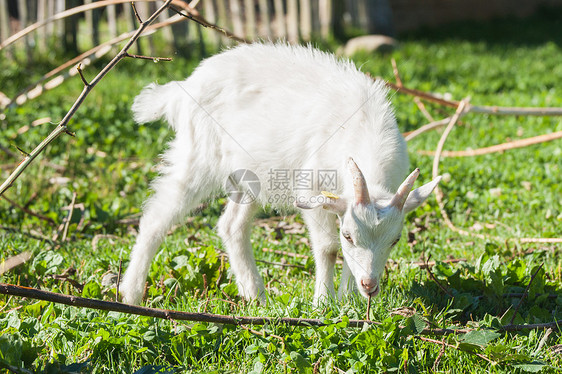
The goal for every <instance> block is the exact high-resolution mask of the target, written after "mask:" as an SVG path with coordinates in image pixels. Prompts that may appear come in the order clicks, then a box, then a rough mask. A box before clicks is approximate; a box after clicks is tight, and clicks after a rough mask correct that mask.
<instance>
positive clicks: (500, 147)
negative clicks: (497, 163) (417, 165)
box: [406, 130, 562, 157]
mask: <svg viewBox="0 0 562 374" xmlns="http://www.w3.org/2000/svg"><path fill="white" fill-rule="evenodd" d="M416 131H417V130H416ZM560 138H562V131H557V132H554V133H551V134H544V135H539V136H533V137H531V138H527V139H519V140H514V141H511V142H507V143H502V144H496V145H493V146H490V147H484V148H478V149H471V150H467V151H443V152H441V157H471V156H481V155H486V154H490V153H497V152H505V151H507V150H510V149H516V148H523V147H528V146H530V145H533V144H539V143H545V142H550V141H552V140H555V139H560ZM406 140H408V137H406ZM417 153H418V154H421V155H424V156H434V155H435V152H434V151H423V150H420V151H418V152H417Z"/></svg>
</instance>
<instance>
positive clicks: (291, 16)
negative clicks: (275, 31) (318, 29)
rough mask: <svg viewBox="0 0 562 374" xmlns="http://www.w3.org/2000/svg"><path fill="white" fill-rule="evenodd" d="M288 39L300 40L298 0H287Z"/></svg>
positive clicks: (293, 41)
mask: <svg viewBox="0 0 562 374" xmlns="http://www.w3.org/2000/svg"><path fill="white" fill-rule="evenodd" d="M287 39H288V40H289V42H291V43H296V42H298V41H299V6H298V4H297V0H287Z"/></svg>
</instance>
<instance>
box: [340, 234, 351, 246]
mask: <svg viewBox="0 0 562 374" xmlns="http://www.w3.org/2000/svg"><path fill="white" fill-rule="evenodd" d="M342 235H343V237H344V238H345V240H347V241H348V242H350V243H351V244H353V239H352V238H351V234H350V233H348V232H344V233H342Z"/></svg>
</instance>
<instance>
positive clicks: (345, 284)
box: [338, 259, 357, 300]
mask: <svg viewBox="0 0 562 374" xmlns="http://www.w3.org/2000/svg"><path fill="white" fill-rule="evenodd" d="M355 292H357V287H356V285H355V278H354V277H353V274H351V269H350V268H349V266H348V265H347V261H346V260H345V259H344V260H343V266H342V271H341V282H340V287H339V289H338V299H339V300H343V298H344V297H345V296H347V295H350V294H353V293H355Z"/></svg>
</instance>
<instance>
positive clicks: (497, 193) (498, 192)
mask: <svg viewBox="0 0 562 374" xmlns="http://www.w3.org/2000/svg"><path fill="white" fill-rule="evenodd" d="M501 194H502V189H501V188H490V195H492V196H494V197H499V196H501Z"/></svg>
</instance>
